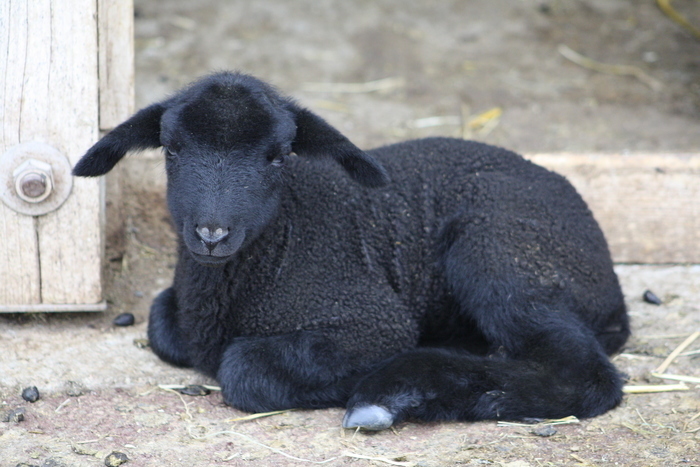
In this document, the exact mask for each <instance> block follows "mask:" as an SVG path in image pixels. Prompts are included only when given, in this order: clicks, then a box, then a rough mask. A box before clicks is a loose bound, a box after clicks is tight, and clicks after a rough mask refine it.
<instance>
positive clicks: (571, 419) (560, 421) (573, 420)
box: [496, 415, 581, 427]
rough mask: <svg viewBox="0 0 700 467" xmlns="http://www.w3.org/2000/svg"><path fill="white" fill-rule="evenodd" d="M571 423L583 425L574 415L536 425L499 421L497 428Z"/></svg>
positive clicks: (536, 423) (543, 421) (535, 424)
mask: <svg viewBox="0 0 700 467" xmlns="http://www.w3.org/2000/svg"><path fill="white" fill-rule="evenodd" d="M571 423H581V422H580V420H579V419H578V418H576V417H574V416H573V415H570V416H568V417H564V418H556V419H548V420H542V421H541V422H535V423H520V422H504V421H499V422H498V423H497V424H496V426H499V427H506V426H526V427H532V426H537V425H568V424H571Z"/></svg>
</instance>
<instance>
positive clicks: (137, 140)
mask: <svg viewBox="0 0 700 467" xmlns="http://www.w3.org/2000/svg"><path fill="white" fill-rule="evenodd" d="M164 111H165V106H164V105H163V104H160V103H159V104H153V105H150V106H148V107H146V108H144V109H141V110H140V111H138V112H137V113H136V114H134V116H132V117H131V118H130V119H128V120H127V121H125V122H124V123H122V124H120V125H119V126H117V127H116V128H114V129H113V130H112V131H110V132H109V133H107V135H106V136H105V137H104V138H102V139H101V140H99V141H98V142H97V143H95V145H94V146H93V147H91V148H90V150H88V152H87V153H85V155H84V156H83V157H82V158H81V159H80V160H79V161H78V163H77V164H76V165H75V167H74V168H73V175H77V176H79V177H96V176H98V175H104V174H106V173H107V172H109V171H110V170H112V168H113V167H114V166H115V165H117V162H119V161H120V160H121V158H122V157H124V155H125V154H126V153H127V152H128V151H131V150H136V149H147V148H157V147H158V146H160V145H161V144H160V117H161V116H162V115H163V112H164Z"/></svg>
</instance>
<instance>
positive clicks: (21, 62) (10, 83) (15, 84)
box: [0, 2, 41, 304]
mask: <svg viewBox="0 0 700 467" xmlns="http://www.w3.org/2000/svg"><path fill="white" fill-rule="evenodd" d="M28 49H29V22H28V5H27V2H0V103H2V107H0V110H1V111H2V113H1V114H0V132H1V133H0V154H3V153H5V151H7V150H8V149H9V148H11V147H12V146H15V145H17V144H18V143H19V142H20V132H21V119H22V117H23V114H22V109H23V107H25V108H26V104H27V103H26V101H23V97H24V96H23V92H22V90H23V87H24V81H25V75H24V73H23V72H22V73H19V72H18V70H24V69H25V65H26V62H27V51H28ZM0 238H2V247H0V303H23V304H24V303H27V304H30V303H39V302H40V301H41V294H40V292H41V289H40V283H39V281H40V274H39V252H38V241H37V237H36V230H35V225H34V219H33V218H32V217H28V216H23V215H20V214H17V213H16V212H14V211H13V210H11V209H10V208H8V207H7V206H5V204H4V203H1V202H0Z"/></svg>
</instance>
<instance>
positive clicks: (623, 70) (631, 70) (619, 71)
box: [557, 44, 663, 91]
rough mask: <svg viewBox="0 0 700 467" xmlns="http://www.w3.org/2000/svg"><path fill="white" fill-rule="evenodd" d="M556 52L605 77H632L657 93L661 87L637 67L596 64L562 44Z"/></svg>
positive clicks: (659, 83) (658, 82) (594, 61)
mask: <svg viewBox="0 0 700 467" xmlns="http://www.w3.org/2000/svg"><path fill="white" fill-rule="evenodd" d="M557 50H558V51H559V53H560V54H562V56H564V58H566V59H567V60H569V61H572V62H574V63H575V64H577V65H579V66H582V67H584V68H587V69H589V70H593V71H597V72H598V73H604V74H606V75H627V76H634V77H635V78H637V79H638V80H639V81H641V82H642V83H644V84H646V85H647V86H649V87H650V88H651V89H652V90H653V91H659V90H660V89H661V88H662V87H663V85H662V84H661V82H660V81H657V80H656V79H654V78H652V77H651V76H649V75H648V74H646V73H645V72H644V70H642V69H641V68H639V67H636V66H631V65H611V64H609V63H602V62H598V61H596V60H593V59H591V58H588V57H586V56H584V55H581V54H580V53H578V52H576V51H574V50H572V49H571V48H569V47H568V46H566V45H564V44H560V45H559V47H558V48H557Z"/></svg>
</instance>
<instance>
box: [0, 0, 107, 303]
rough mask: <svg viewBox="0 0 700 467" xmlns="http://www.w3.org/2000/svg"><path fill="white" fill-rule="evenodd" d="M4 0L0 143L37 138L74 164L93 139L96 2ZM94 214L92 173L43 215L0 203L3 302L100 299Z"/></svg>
mask: <svg viewBox="0 0 700 467" xmlns="http://www.w3.org/2000/svg"><path fill="white" fill-rule="evenodd" d="M0 3H1V6H0V13H1V14H0V18H1V19H0V21H2V25H0V26H1V27H0V36H1V38H0V41H1V42H0V67H1V68H0V77H2V83H3V84H2V85H1V86H0V88H1V91H0V92H2V94H1V95H0V97H1V98H2V109H3V112H2V117H1V120H2V124H1V129H2V134H1V135H0V137H1V141H0V149H2V151H3V152H5V151H6V150H7V149H9V148H11V147H12V146H14V145H16V144H19V143H23V142H28V141H40V142H44V143H47V144H49V145H51V146H53V147H55V148H56V149H58V150H59V151H60V152H62V153H63V154H65V155H67V156H68V158H69V159H70V160H71V162H72V163H75V162H76V161H77V159H78V158H79V157H80V155H82V153H83V152H84V151H85V150H86V149H87V148H88V147H89V146H90V145H91V144H92V143H93V142H94V141H96V140H97V136H98V120H97V119H98V86H97V79H98V78H97V23H96V13H97V8H96V3H95V1H94V0H74V1H72V2H69V3H66V2H65V1H62V0H31V1H27V0H25V1H13V2H0ZM99 218H100V182H99V181H97V180H80V181H76V183H74V185H73V192H72V194H71V196H70V197H69V198H68V200H67V201H66V202H65V204H64V205H63V206H62V207H61V208H60V209H59V210H58V211H54V212H52V213H49V214H47V215H44V216H39V217H31V216H25V215H20V214H17V213H15V212H14V211H11V210H10V209H9V208H7V207H6V206H4V205H3V206H2V207H0V234H2V235H3V238H2V253H1V254H0V275H1V276H2V280H0V304H2V305H4V306H10V307H11V306H12V305H23V306H24V305H29V304H38V303H44V304H47V303H48V304H52V303H53V304H65V303H83V304H85V303H95V302H100V301H101V299H102V298H101V292H102V290H101V288H102V286H101V265H100V262H101V251H102V243H101V234H100V224H99Z"/></svg>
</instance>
